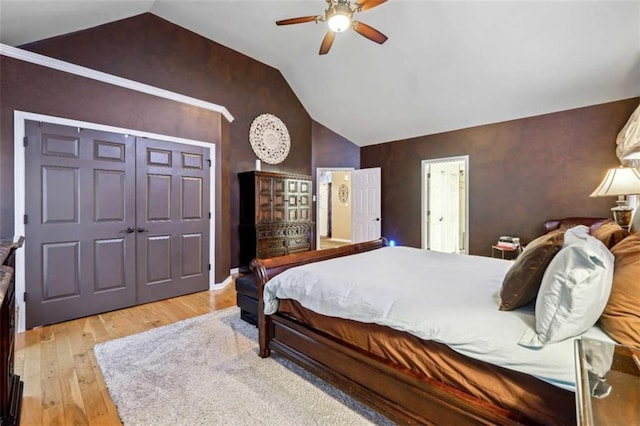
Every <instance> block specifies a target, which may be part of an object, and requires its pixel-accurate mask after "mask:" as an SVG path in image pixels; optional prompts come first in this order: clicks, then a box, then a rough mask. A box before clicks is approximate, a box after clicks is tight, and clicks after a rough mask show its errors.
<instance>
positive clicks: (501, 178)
mask: <svg viewBox="0 0 640 426" xmlns="http://www.w3.org/2000/svg"><path fill="white" fill-rule="evenodd" d="M639 101H640V99H639V98H634V99H628V100H623V101H617V102H611V103H606V104H602V105H595V106H590V107H586V108H579V109H574V110H569V111H563V112H558V113H553V114H545V115H541V116H537V117H531V118H525V119H520V120H513V121H507V122H503V123H497V124H489V125H484V126H478V127H473V128H469V129H463V130H457V131H452V132H447V133H441V134H436V135H429V136H422V137H418V138H414V139H409V140H401V141H395V142H390V143H385V144H379V145H372V146H367V147H363V148H362V149H361V167H363V168H366V167H382V216H383V218H384V221H383V225H382V233H383V235H384V236H386V237H388V238H391V239H394V240H396V241H397V242H398V244H402V245H408V246H413V247H420V246H421V232H422V230H421V190H422V189H421V161H422V160H427V159H435V158H441V157H453V156H459V155H468V156H469V171H468V173H469V181H470V182H469V185H470V187H469V194H470V195H469V215H470V216H469V240H470V241H469V246H470V253H471V254H479V255H491V245H492V244H493V243H494V242H495V241H496V240H497V238H498V237H499V236H500V235H519V236H521V238H522V239H523V241H525V242H527V241H530V240H531V239H532V238H534V237H535V236H537V235H539V234H540V233H542V223H543V221H544V220H546V219H549V218H561V217H568V216H578V215H580V216H603V217H610V215H611V212H610V210H609V209H610V208H611V207H612V206H614V205H615V198H609V197H606V198H590V197H589V194H590V193H591V192H592V191H593V190H594V189H595V187H596V186H597V184H598V183H599V182H600V180H601V179H602V177H603V176H604V173H605V171H606V169H608V168H610V167H615V166H617V165H619V161H618V159H617V157H616V155H615V148H616V143H615V141H616V136H617V134H618V132H619V131H620V129H621V128H622V127H623V126H624V124H625V123H626V121H627V119H628V118H629V116H630V115H631V113H632V112H633V110H634V109H635V108H636V107H637V106H638V103H639Z"/></svg>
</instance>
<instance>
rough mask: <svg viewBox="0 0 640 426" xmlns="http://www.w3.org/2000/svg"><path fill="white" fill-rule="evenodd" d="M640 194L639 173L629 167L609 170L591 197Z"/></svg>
mask: <svg viewBox="0 0 640 426" xmlns="http://www.w3.org/2000/svg"><path fill="white" fill-rule="evenodd" d="M630 194H640V173H638V171H637V170H636V169H633V168H631V167H622V166H620V167H616V168H613V169H609V170H608V171H607V174H606V175H605V177H604V179H602V182H600V185H598V187H597V188H596V190H595V191H593V192H592V193H591V197H607V196H611V195H630Z"/></svg>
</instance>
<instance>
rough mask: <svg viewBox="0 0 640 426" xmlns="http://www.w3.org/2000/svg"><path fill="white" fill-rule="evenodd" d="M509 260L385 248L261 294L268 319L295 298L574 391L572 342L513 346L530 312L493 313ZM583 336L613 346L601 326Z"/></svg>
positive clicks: (319, 266) (290, 275)
mask: <svg viewBox="0 0 640 426" xmlns="http://www.w3.org/2000/svg"><path fill="white" fill-rule="evenodd" d="M511 264H512V263H511V262H510V261H508V260H502V259H492V258H488V257H480V256H465V255H455V254H445V253H439V252H434V251H426V250H420V249H415V248H410V247H385V248H382V249H379V250H373V251H370V252H366V253H361V254H356V255H353V256H348V257H341V258H336V259H331V260H327V261H322V262H316V263H311V264H308V265H303V266H299V267H296V268H292V269H289V270H287V271H285V272H283V273H282V274H280V275H278V276H276V277H275V278H273V279H272V280H270V281H269V282H267V285H266V287H265V289H264V300H265V313H266V314H272V313H275V312H276V311H277V307H278V305H277V300H278V299H294V300H297V301H298V302H299V303H300V304H301V305H302V306H304V307H305V308H307V309H311V310H312V311H314V312H317V313H320V314H323V315H327V316H333V317H339V318H346V319H352V320H356V321H361V322H368V323H376V324H381V325H385V326H388V327H391V328H394V329H396V330H401V331H407V332H409V333H411V334H414V335H416V336H418V337H420V338H422V339H426V340H435V341H437V342H440V343H444V344H446V345H447V346H449V347H451V348H452V349H453V350H455V351H457V352H459V353H461V354H464V355H466V356H469V357H471V358H475V359H479V360H482V361H485V362H489V363H492V364H495V365H499V366H502V367H506V368H509V369H512V370H516V371H521V372H523V373H527V374H531V375H533V376H536V377H538V378H540V379H542V380H545V381H547V382H550V383H552V384H554V385H556V386H559V387H562V388H565V389H570V390H573V389H574V388H575V370H574V356H573V341H572V340H573V339H569V340H565V341H563V342H559V343H555V344H550V345H547V346H545V347H544V348H541V349H529V348H525V347H522V346H519V345H518V340H519V339H520V337H521V336H522V333H523V332H524V331H525V329H526V328H535V318H534V313H533V309H532V308H521V309H519V310H516V311H514V312H503V311H499V310H498V306H499V296H498V295H499V291H500V286H501V284H502V280H503V278H504V276H505V274H506V272H507V270H508V269H509V267H510V266H511ZM586 335H588V336H590V337H593V338H596V339H601V340H606V341H611V340H610V339H609V338H608V336H606V335H605V334H604V332H602V331H601V330H600V329H599V328H597V327H593V328H592V329H590V330H589V331H588V332H587V333H586Z"/></svg>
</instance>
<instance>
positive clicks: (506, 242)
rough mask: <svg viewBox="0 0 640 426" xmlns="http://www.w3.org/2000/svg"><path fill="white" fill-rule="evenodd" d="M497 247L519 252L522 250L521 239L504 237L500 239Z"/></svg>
mask: <svg viewBox="0 0 640 426" xmlns="http://www.w3.org/2000/svg"><path fill="white" fill-rule="evenodd" d="M496 247H499V248H501V249H503V250H517V249H519V248H520V238H519V237H509V236H507V235H503V236H501V237H500V238H498V243H497V244H496Z"/></svg>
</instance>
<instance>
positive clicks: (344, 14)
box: [327, 3, 353, 33]
mask: <svg viewBox="0 0 640 426" xmlns="http://www.w3.org/2000/svg"><path fill="white" fill-rule="evenodd" d="M352 13H353V12H352V11H351V9H350V8H349V6H347V5H346V4H342V3H339V4H335V5H332V6H331V7H330V8H329V9H327V24H328V25H329V28H330V29H331V31H333V32H336V33H341V32H343V31H344V30H346V29H348V28H349V27H350V26H351V15H352Z"/></svg>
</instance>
